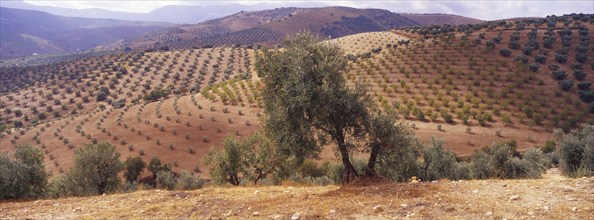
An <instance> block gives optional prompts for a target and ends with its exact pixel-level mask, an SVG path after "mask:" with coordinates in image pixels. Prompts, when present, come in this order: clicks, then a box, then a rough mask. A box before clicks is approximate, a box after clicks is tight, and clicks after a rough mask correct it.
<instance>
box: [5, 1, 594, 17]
mask: <svg viewBox="0 0 594 220" xmlns="http://www.w3.org/2000/svg"><path fill="white" fill-rule="evenodd" d="M2 1H4V0H2ZM24 1H25V2H27V3H29V4H34V5H47V6H55V7H64V8H77V9H81V8H102V9H108V10H113V11H126V12H143V13H144V12H149V11H151V10H154V9H157V8H160V7H163V6H166V5H215V4H218V5H223V4H233V3H238V4H244V5H252V4H257V3H268V4H272V5H274V6H275V7H281V6H291V4H295V3H300V5H303V3H307V2H308V1H286V0H278V1H274V0H268V1H238V0H224V1H205V0H191V1H177V0H162V1H143V0H135V1H118V0H80V1H67V0H57V1H48V0H24ZM309 2H320V3H323V4H326V5H340V6H349V7H356V8H382V9H387V10H390V11H392V12H396V13H448V14H457V15H462V16H468V17H473V18H478V19H485V20H493V19H500V18H511V17H533V16H536V17H544V16H546V15H551V14H555V15H562V14H568V13H588V14H592V13H594V1H593V0H549V1H536V0H527V1H507V0H488V1H472V0H464V1H443V0H437V1H435V0H434V1H428V0H397V1H364V0H361V1H340V0H338V1H309Z"/></svg>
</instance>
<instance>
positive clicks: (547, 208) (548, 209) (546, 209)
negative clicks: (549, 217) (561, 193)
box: [542, 205, 551, 211]
mask: <svg viewBox="0 0 594 220" xmlns="http://www.w3.org/2000/svg"><path fill="white" fill-rule="evenodd" d="M542 210H545V211H550V210H551V208H550V207H549V206H546V205H545V206H543V207H542Z"/></svg>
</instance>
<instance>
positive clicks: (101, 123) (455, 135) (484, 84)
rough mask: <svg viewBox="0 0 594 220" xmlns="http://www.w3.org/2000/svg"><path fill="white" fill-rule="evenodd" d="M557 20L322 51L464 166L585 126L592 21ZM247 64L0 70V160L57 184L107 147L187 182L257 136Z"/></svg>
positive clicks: (226, 58)
mask: <svg viewBox="0 0 594 220" xmlns="http://www.w3.org/2000/svg"><path fill="white" fill-rule="evenodd" d="M588 18H589V17H588ZM566 19H567V18H564V17H561V18H556V17H555V18H548V19H545V20H538V21H519V22H516V21H510V22H505V21H503V22H496V23H486V24H481V25H475V26H466V25H465V26H458V27H453V26H442V27H440V28H435V27H431V28H424V29H423V28H411V29H400V30H393V31H391V32H374V33H366V34H361V35H353V36H348V37H345V38H339V39H336V40H332V41H330V43H335V44H336V45H338V46H340V47H342V48H343V49H344V50H345V51H346V53H347V54H349V55H347V58H348V59H349V60H351V61H350V62H349V64H348V65H349V66H348V72H347V73H345V75H346V77H347V78H348V79H349V80H350V81H351V82H354V81H356V80H363V81H366V82H367V83H368V84H369V85H370V89H371V93H372V94H371V95H372V96H373V97H374V99H375V100H376V101H377V103H378V105H379V106H380V107H381V108H382V109H383V110H385V111H395V112H397V113H398V118H399V119H401V120H405V121H408V122H410V123H411V124H412V125H413V126H414V127H415V129H416V131H415V132H416V134H417V136H419V137H420V138H421V140H423V141H428V140H429V139H430V138H431V137H438V138H443V139H445V142H446V146H447V147H448V148H450V149H452V150H453V151H454V152H456V153H458V154H459V155H468V154H470V153H471V152H472V151H474V150H477V149H479V148H481V147H482V146H485V145H489V144H491V143H493V142H499V141H509V140H516V141H517V143H518V146H519V148H520V149H524V148H528V147H532V146H534V145H539V146H542V145H543V143H544V142H545V141H547V140H550V139H552V130H553V129H554V128H557V127H561V128H564V129H569V128H572V127H575V126H578V125H579V123H582V122H589V123H592V120H593V118H594V117H593V114H592V104H591V103H592V99H591V97H592V90H591V89H590V85H591V84H589V83H590V82H592V81H594V70H593V69H594V67H593V66H592V65H591V64H592V61H593V59H592V58H593V57H594V51H593V50H592V49H591V48H592V44H591V42H589V39H593V38H594V36H593V34H592V30H593V29H594V27H593V24H592V22H591V21H592V20H591V19H590V20H586V21H582V20H579V19H575V20H569V21H568V20H566ZM469 30H471V31H469ZM552 39H555V40H552ZM517 45H519V46H517ZM584 48H585V49H584ZM255 53H256V52H255V51H254V50H252V49H247V48H240V47H233V48H231V47H218V48H207V49H183V50H174V51H157V52H129V53H121V54H110V55H106V56H101V57H92V58H81V59H78V60H74V61H70V62H67V63H61V64H52V65H46V66H37V67H12V68H3V69H2V71H1V74H0V83H1V84H0V88H1V89H2V90H1V91H0V93H1V94H2V95H1V96H0V114H2V115H1V120H0V125H1V126H2V130H3V131H2V133H1V134H0V146H1V147H0V152H9V151H13V150H14V148H13V145H16V144H23V143H31V144H33V145H36V146H39V147H41V148H43V151H44V152H45V153H46V160H47V161H46V163H47V164H50V166H49V167H48V170H50V171H52V172H53V173H59V172H61V171H64V170H66V169H67V168H68V167H69V165H70V164H71V163H72V155H73V154H74V151H75V150H76V149H78V148H80V147H82V146H83V145H84V144H87V143H92V142H96V141H102V140H107V141H110V142H112V143H114V144H115V145H117V147H118V150H119V151H120V152H121V153H122V155H123V158H125V157H128V156H136V155H141V156H142V157H143V158H144V159H145V161H148V160H150V158H152V157H153V156H158V157H159V158H161V159H162V160H163V161H164V162H165V163H170V164H172V165H173V167H174V170H176V171H179V170H194V168H195V167H196V165H200V159H201V158H202V156H203V155H204V154H205V153H206V151H207V150H208V149H209V148H210V147H212V146H219V145H220V143H221V141H222V139H223V138H224V137H225V136H227V135H231V136H246V135H249V134H251V133H253V132H254V131H255V130H257V129H258V128H259V119H258V115H259V114H261V105H262V101H261V97H260V94H259V91H260V89H261V88H262V84H261V82H260V81H259V78H258V77H257V74H256V73H255V72H254V69H253V62H254V60H255ZM584 57H585V58H584ZM568 84H569V85H571V86H568ZM333 156H334V154H333V152H324V153H323V155H322V158H323V159H324V160H332V158H333Z"/></svg>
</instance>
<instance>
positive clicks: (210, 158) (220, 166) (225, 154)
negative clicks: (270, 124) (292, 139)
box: [204, 133, 280, 186]
mask: <svg viewBox="0 0 594 220" xmlns="http://www.w3.org/2000/svg"><path fill="white" fill-rule="evenodd" d="M273 152H274V147H273V145H272V143H271V141H270V140H269V139H268V138H267V137H265V136H264V135H262V134H260V133H256V134H254V135H252V136H251V137H247V138H243V139H240V140H236V139H234V138H232V137H230V136H229V137H226V138H225V139H224V140H223V147H222V149H221V150H215V149H214V148H212V149H211V150H210V151H209V152H208V154H207V155H206V157H205V158H204V162H205V163H206V164H213V165H214V166H213V168H212V170H211V177H212V178H213V181H214V182H215V183H217V184H224V183H227V182H228V183H230V184H232V185H234V186H237V185H239V184H240V183H241V182H242V179H247V180H249V181H253V182H254V184H257V183H258V180H261V179H264V178H266V177H267V176H268V175H269V174H272V173H273V172H274V171H275V169H278V167H277V165H278V164H277V163H276V162H277V161H279V160H280V159H279V158H277V157H276V155H275V154H274V153H273Z"/></svg>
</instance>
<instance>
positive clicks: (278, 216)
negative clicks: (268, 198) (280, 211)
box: [272, 215, 283, 219]
mask: <svg viewBox="0 0 594 220" xmlns="http://www.w3.org/2000/svg"><path fill="white" fill-rule="evenodd" d="M282 218H283V217H282V216H281V215H274V217H272V219H282Z"/></svg>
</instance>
